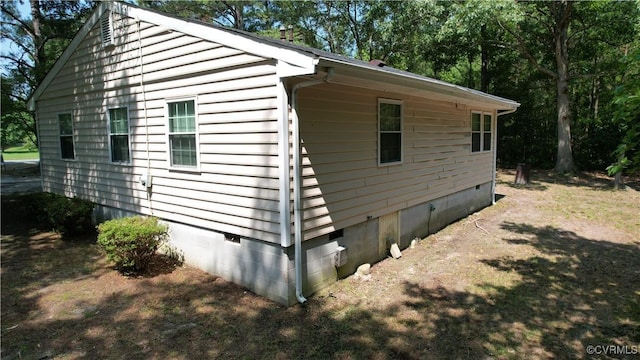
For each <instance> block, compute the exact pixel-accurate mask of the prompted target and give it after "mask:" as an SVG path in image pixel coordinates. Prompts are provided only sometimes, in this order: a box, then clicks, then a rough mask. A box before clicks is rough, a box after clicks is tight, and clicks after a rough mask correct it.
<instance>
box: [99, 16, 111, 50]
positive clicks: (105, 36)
mask: <svg viewBox="0 0 640 360" xmlns="http://www.w3.org/2000/svg"><path fill="white" fill-rule="evenodd" d="M100 39H101V41H102V47H107V46H110V45H113V22H112V21H111V12H110V11H107V12H105V13H104V14H103V15H102V17H101V18H100Z"/></svg>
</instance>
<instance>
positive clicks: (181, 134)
mask: <svg viewBox="0 0 640 360" xmlns="http://www.w3.org/2000/svg"><path fill="white" fill-rule="evenodd" d="M167 122H168V126H167V136H168V141H167V143H168V144H169V164H170V166H171V167H175V168H198V131H197V119H196V102H195V100H193V99H190V100H180V101H171V102H167Z"/></svg>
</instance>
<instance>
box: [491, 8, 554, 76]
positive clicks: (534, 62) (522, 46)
mask: <svg viewBox="0 0 640 360" xmlns="http://www.w3.org/2000/svg"><path fill="white" fill-rule="evenodd" d="M497 22H498V25H499V26H500V27H501V28H502V29H503V30H504V31H506V32H508V33H509V34H510V35H511V36H513V37H514V38H515V39H516V41H517V43H518V48H519V49H520V53H521V54H522V55H523V56H524V57H525V58H527V60H529V62H530V63H531V64H532V65H533V66H534V67H535V68H536V69H537V70H538V71H540V72H541V73H543V74H545V75H547V76H549V77H551V78H553V79H557V78H558V74H557V73H555V72H554V71H551V70H549V69H547V68H546V67H544V66H542V65H540V63H538V61H537V60H536V59H535V58H534V57H533V55H532V54H531V52H529V49H528V48H527V46H526V44H525V43H524V40H523V39H522V38H521V37H520V36H518V34H516V32H515V31H513V30H511V29H509V28H508V27H507V26H504V25H503V24H502V23H501V22H500V20H499V19H498V20H497Z"/></svg>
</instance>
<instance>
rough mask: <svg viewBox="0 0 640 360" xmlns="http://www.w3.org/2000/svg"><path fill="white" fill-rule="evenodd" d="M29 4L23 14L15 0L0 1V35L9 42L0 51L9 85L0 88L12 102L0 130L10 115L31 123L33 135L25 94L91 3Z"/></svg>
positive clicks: (33, 134) (31, 0)
mask: <svg viewBox="0 0 640 360" xmlns="http://www.w3.org/2000/svg"><path fill="white" fill-rule="evenodd" d="M29 4H30V6H31V10H30V12H29V14H28V16H24V15H23V14H21V13H20V12H19V11H18V7H17V6H16V5H17V3H16V2H15V1H3V2H2V3H0V13H1V19H2V38H3V40H5V41H6V42H7V43H8V44H10V46H9V47H8V49H3V51H2V54H1V55H0V57H1V58H2V59H3V61H4V63H5V66H4V69H3V71H4V78H3V80H5V81H8V83H9V85H10V86H3V88H2V90H3V105H7V104H9V103H11V106H9V107H8V108H4V109H3V120H4V121H3V128H2V130H3V134H7V131H9V129H10V127H9V125H10V124H15V122H14V121H9V119H14V120H16V121H19V122H21V123H23V124H30V125H29V127H30V129H29V132H30V133H29V134H28V136H30V137H32V138H36V129H35V121H33V114H31V113H29V112H28V111H27V109H26V103H27V98H28V97H29V96H30V95H31V94H32V92H33V90H35V88H36V87H37V86H38V84H40V82H41V81H42V80H43V79H44V77H45V76H46V74H47V72H48V71H49V69H51V66H53V63H54V62H55V61H56V60H57V58H58V57H59V56H60V54H62V52H63V51H64V49H65V48H66V46H67V44H68V43H69V41H71V39H72V38H73V36H74V35H75V33H76V32H77V31H78V29H79V28H80V26H82V23H83V20H84V19H85V17H86V15H88V14H89V12H90V11H91V7H92V6H93V4H92V3H91V2H88V1H78V2H75V1H62V0H55V1H54V0H49V1H38V0H29ZM5 91H7V92H10V93H5ZM5 110H9V111H11V112H12V113H11V114H9V113H7V112H5ZM5 115H7V116H5ZM9 115H10V116H9ZM5 125H6V126H5ZM3 137H5V138H6V135H3Z"/></svg>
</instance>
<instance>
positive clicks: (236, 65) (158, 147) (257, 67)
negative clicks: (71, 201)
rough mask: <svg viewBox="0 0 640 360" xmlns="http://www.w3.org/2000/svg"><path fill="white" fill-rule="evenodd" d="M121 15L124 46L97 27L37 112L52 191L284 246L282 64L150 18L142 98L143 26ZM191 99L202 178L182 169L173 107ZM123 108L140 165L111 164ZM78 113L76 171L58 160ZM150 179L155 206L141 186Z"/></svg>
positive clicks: (134, 161)
mask: <svg viewBox="0 0 640 360" xmlns="http://www.w3.org/2000/svg"><path fill="white" fill-rule="evenodd" d="M112 16H113V26H114V33H116V34H118V36H116V37H114V38H113V42H114V45H115V46H114V47H113V48H112V49H111V50H110V51H109V52H106V51H104V49H103V48H102V45H101V43H102V40H101V30H100V24H99V23H98V24H96V26H95V27H94V28H93V29H92V30H91V31H90V32H89V34H88V35H87V37H86V38H85V39H84V40H83V42H82V43H81V44H80V45H79V47H78V48H77V50H76V51H75V52H74V53H73V55H72V56H71V57H70V58H69V60H68V62H67V63H66V64H65V65H64V66H63V67H62V68H61V70H60V72H59V73H58V74H57V76H56V78H55V79H53V80H52V81H51V83H50V84H49V86H48V87H47V88H46V89H45V91H44V92H43V93H42V95H41V96H40V97H39V99H38V101H37V103H36V105H37V111H38V119H39V122H38V127H39V131H40V135H41V137H40V141H41V164H42V174H43V183H44V189H45V191H52V192H56V193H62V194H66V195H67V196H80V197H83V198H87V199H89V200H91V201H94V202H95V203H97V204H99V205H104V206H110V207H113V208H119V209H123V210H127V211H132V212H137V213H142V214H150V212H149V208H150V207H151V210H152V211H153V214H155V215H156V216H158V217H165V218H167V219H172V220H174V221H178V222H185V223H188V224H191V225H194V226H199V227H202V228H207V229H212V230H216V231H220V232H227V233H232V234H237V235H240V236H242V237H249V238H255V239H261V240H264V241H270V242H274V243H280V230H279V221H280V219H279V208H278V205H279V181H278V178H279V172H278V161H277V159H278V127H277V118H278V110H277V87H276V84H277V79H278V78H277V76H276V69H275V63H273V62H271V61H269V60H267V59H264V58H261V57H258V56H254V55H251V54H248V53H244V52H241V51H239V50H236V49H233V48H228V47H225V46H222V45H220V44H217V43H212V42H208V41H203V40H201V39H198V38H195V37H191V36H186V35H184V34H181V33H180V32H178V31H173V32H168V31H166V28H163V27H160V26H154V25H151V24H148V23H145V22H144V21H143V22H141V23H140V37H141V39H142V55H143V56H142V58H143V61H144V70H145V74H144V79H143V80H144V89H143V88H142V87H141V86H140V80H141V79H140V67H139V65H140V52H139V46H138V32H137V30H138V28H137V22H136V20H135V19H128V18H121V17H120V15H119V14H115V13H113V14H112ZM79 69H81V70H79ZM143 90H144V91H143ZM143 99H144V101H143ZM187 99H194V100H196V104H195V105H196V106H195V112H196V114H195V117H196V121H197V127H196V131H197V134H198V135H197V141H198V146H199V151H198V166H199V168H198V170H199V171H172V170H173V169H177V168H175V167H174V168H172V167H171V166H170V162H169V156H168V152H169V144H168V142H169V139H168V120H167V116H168V111H167V103H168V102H175V101H180V100H187ZM118 103H126V104H127V105H128V115H129V127H130V152H131V159H130V166H121V165H120V164H116V163H112V162H111V154H110V150H109V145H108V144H109V142H110V139H109V132H108V131H106V129H105V125H106V124H105V123H106V121H107V120H105V115H104V112H105V110H104V109H105V108H108V107H109V106H110V104H118ZM69 104H73V105H72V108H73V116H74V132H75V134H76V136H75V154H76V161H74V162H71V161H61V160H60V155H59V154H60V140H59V130H58V124H57V114H59V113H64V112H66V111H68V109H69ZM114 107H117V106H114ZM146 134H148V136H147V135H146ZM147 159H148V160H147ZM181 169H185V170H186V169H189V168H181ZM147 172H148V173H150V174H151V175H152V176H153V192H152V193H151V202H149V200H148V199H147V191H146V188H144V187H143V186H141V185H140V184H139V183H138V179H139V176H140V174H143V173H147Z"/></svg>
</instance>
